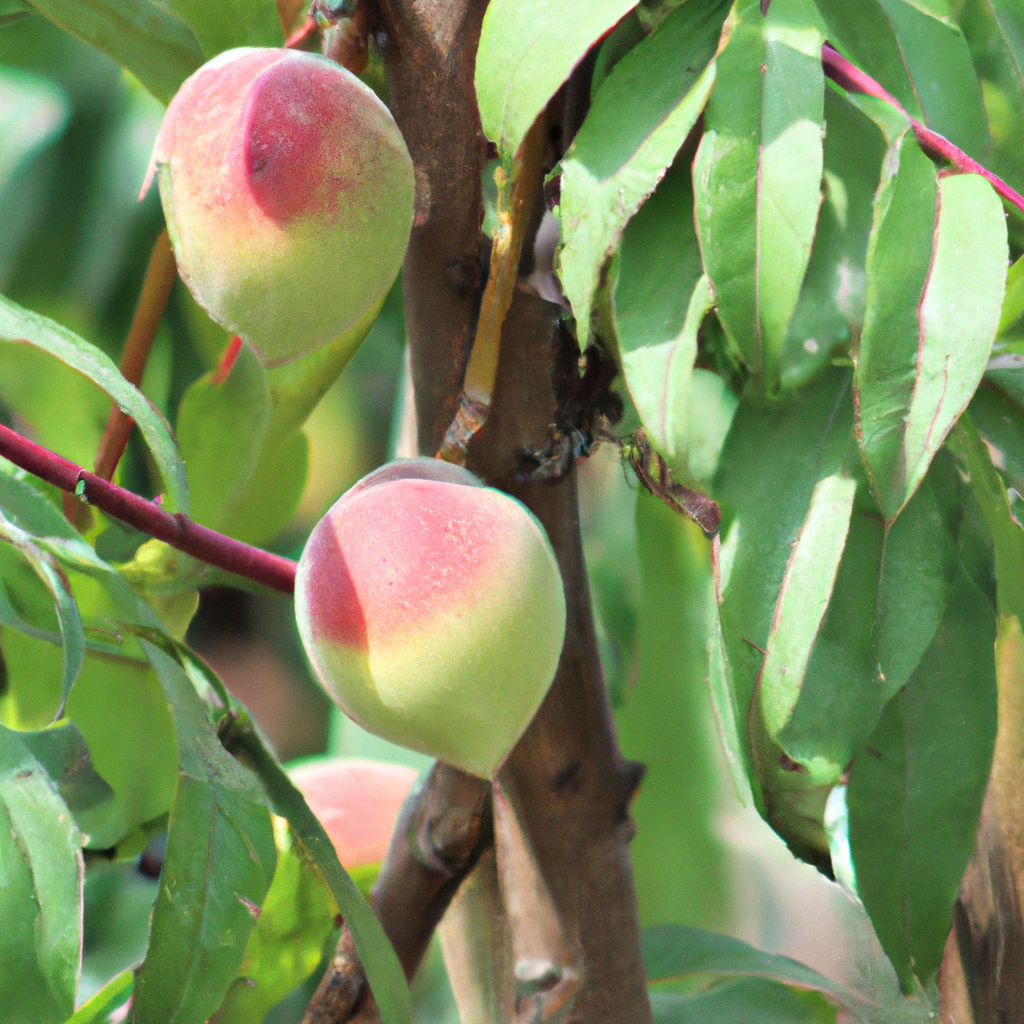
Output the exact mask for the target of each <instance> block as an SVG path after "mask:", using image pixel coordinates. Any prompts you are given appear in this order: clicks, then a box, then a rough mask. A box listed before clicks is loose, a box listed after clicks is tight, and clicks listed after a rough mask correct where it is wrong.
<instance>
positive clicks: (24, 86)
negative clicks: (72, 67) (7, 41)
mask: <svg viewBox="0 0 1024 1024" xmlns="http://www.w3.org/2000/svg"><path fill="white" fill-rule="evenodd" d="M69 113H70V105H69V103H68V99H67V96H66V95H65V94H64V92H63V91H62V90H61V89H60V88H58V86H57V85H56V84H55V83H54V82H52V81H51V80H50V79H48V78H43V77H42V76H38V75H31V74H27V73H25V72H24V71H15V70H12V69H6V68H5V69H3V70H2V71H0V192H2V191H3V188H4V186H5V185H6V184H7V183H8V182H9V181H10V180H11V179H12V178H13V177H14V176H15V175H16V174H17V173H18V171H19V170H21V169H22V168H23V167H25V166H26V165H27V164H28V162H29V161H30V160H31V159H32V158H33V157H34V156H36V155H37V154H38V153H39V152H40V151H41V150H43V149H45V148H46V146H47V145H49V144H50V143H51V142H52V141H53V140H54V139H55V138H57V136H59V135H60V134H61V132H62V131H63V130H64V126H65V124H66V123H67V119H68V114H69Z"/></svg>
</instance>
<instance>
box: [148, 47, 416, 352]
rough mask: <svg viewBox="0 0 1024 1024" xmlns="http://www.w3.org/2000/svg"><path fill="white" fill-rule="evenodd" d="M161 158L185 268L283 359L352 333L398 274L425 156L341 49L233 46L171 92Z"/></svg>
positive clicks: (260, 347) (224, 313) (224, 310)
mask: <svg viewBox="0 0 1024 1024" xmlns="http://www.w3.org/2000/svg"><path fill="white" fill-rule="evenodd" d="M153 165H154V167H155V170H156V174H157V176H158V178H159V182H160V197H161V200H162V202H163V207H164V214H165V216H166V220H167V228H168V231H169V233H170V236H171V242H172V244H173V246H174V252H175V256H176V258H177V261H178V268H179V271H180V273H181V276H182V279H183V280H184V281H185V283H186V284H187V285H188V288H189V290H190V291H191V292H192V294H193V295H194V296H195V298H196V300H197V301H198V302H199V304H200V305H201V306H203V308H204V309H206V311H207V312H208V313H209V314H210V316H211V317H212V318H213V319H214V320H216V321H217V322H218V323H219V324H221V326H223V327H225V328H226V329H227V330H229V331H232V332H233V333H236V334H239V335H241V337H242V338H244V339H245V340H246V341H247V342H249V344H250V345H252V347H253V348H254V349H256V351H257V352H258V353H259V354H260V356H261V358H262V359H263V361H264V362H265V363H266V364H267V365H269V366H273V365H278V364H280V363H284V362H288V361H290V360H292V359H295V358H298V357H299V356H302V355H305V354H306V353H308V352H310V351H312V350H314V349H316V348H319V347H320V346H322V345H324V344H326V343H327V342H329V341H331V340H332V339H334V338H335V337H337V336H338V335H340V334H341V333H342V332H344V331H345V330H346V329H347V328H348V327H351V326H352V325H353V324H354V323H355V322H356V321H357V320H359V319H360V318H361V317H362V316H363V315H364V314H365V313H367V312H368V311H369V310H371V309H372V308H373V307H374V305H375V304H376V303H377V302H379V301H380V300H382V299H383V296H384V294H385V293H386V292H387V290H388V288H390V286H391V284H392V282H393V281H394V279H395V277H396V276H397V274H398V270H399V268H400V266H401V264H402V258H403V256H404V255H405V249H406V246H407V244H408V241H409V232H410V230H411V227H412V208H413V171H412V161H411V160H410V158H409V153H408V150H407V149H406V146H405V142H404V140H403V139H402V135H401V133H400V132H399V130H398V127H397V125H396V124H395V122H394V120H393V119H392V117H391V114H390V112H389V111H388V109H387V107H386V106H384V104H383V103H381V101H380V100H379V99H378V98H377V96H376V95H375V94H374V93H373V91H372V90H371V89H369V88H368V87H367V86H366V85H364V84H363V83H362V82H360V81H359V79H358V78H356V77H355V76H354V75H352V74H351V73H350V72H348V71H346V70H345V69H344V68H342V67H340V66H339V65H337V64H335V63H334V62H333V61H330V60H327V59H326V58H324V57H320V56H318V55H315V54H311V53H304V52H300V51H295V50H263V49H252V48H241V49H236V50H228V51H226V52H225V53H222V54H220V55H219V56H217V57H215V58H214V59H213V60H211V61H209V62H208V63H207V64H204V65H203V66H202V67H201V68H200V69H199V70H198V71H196V72H195V73H194V74H193V75H192V76H191V77H190V78H188V79H187V80H186V81H185V83H184V84H183V85H182V87H181V89H179V90H178V92H177V94H176V95H175V97H174V99H173V100H172V101H171V103H170V106H168V108H167V112H166V114H165V115H164V119H163V123H162V124H161V126H160V131H159V133H158V135H157V139H156V145H155V147H154V150H153ZM151 173H152V170H151Z"/></svg>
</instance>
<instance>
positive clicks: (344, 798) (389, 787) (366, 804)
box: [288, 757, 416, 871]
mask: <svg viewBox="0 0 1024 1024" xmlns="http://www.w3.org/2000/svg"><path fill="white" fill-rule="evenodd" d="M288 774H289V775H290V776H291V780H292V782H294V783H295V785H296V786H297V787H298V789H299V790H300V791H301V792H302V795H303V796H304V797H305V798H306V803H307V804H309V809H310V810H311V811H312V812H313V813H314V814H315V815H316V816H317V818H319V819H320V824H321V825H323V827H324V831H325V832H326V833H327V835H328V838H329V839H330V840H331V842H332V843H333V844H334V849H335V852H336V853H337V854H338V860H340V861H341V863H342V866H343V867H344V868H345V869H346V870H347V871H352V870H353V869H355V868H364V867H369V866H371V865H374V864H379V863H380V862H381V861H382V860H383V859H384V854H386V853H387V852H388V845H389V844H390V842H391V834H392V832H394V831H395V822H397V821H398V813H399V811H401V809H402V804H403V803H404V802H405V798H406V797H407V796H408V795H409V790H411V789H412V786H413V783H414V782H415V781H416V772H415V771H413V769H412V768H406V767H403V766H402V765H398V764H388V763H386V762H384V761H364V760H361V759H359V758H354V757H335V758H320V759H317V760H315V761H308V762H306V763H305V764H302V765H299V766H298V767H296V768H292V769H291V770H290V771H289V772H288Z"/></svg>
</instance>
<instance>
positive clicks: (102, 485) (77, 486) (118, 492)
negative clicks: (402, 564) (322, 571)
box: [0, 424, 295, 594]
mask: <svg viewBox="0 0 1024 1024" xmlns="http://www.w3.org/2000/svg"><path fill="white" fill-rule="evenodd" d="M0 456H3V458H5V459H9V460H10V461H11V462H13V463H14V464H15V465H16V466H20V467H21V468H22V469H24V470H26V471H27V472H29V473H31V474H32V475H33V476H37V477H39V478H40V479H41V480H45V481H46V482H47V483H51V484H53V485H54V486H55V487H59V488H60V489H61V490H62V491H65V492H67V493H69V494H76V495H78V497H80V498H82V499H84V500H85V501H86V502H88V503H89V504H90V505H95V506H96V507H97V508H98V509H101V510H102V511H103V512H105V513H106V514H107V515H109V516H113V517H114V518H115V519H119V520H120V521H121V522H122V523H127V524H128V525H129V526H133V527H134V528H135V529H136V530H141V531H142V532H143V533H146V534H149V536H150V537H155V538H156V539H157V540H162V541H164V542H165V543H166V544H170V546H171V547H173V548H177V549H178V550H179V551H184V552H185V554H187V555H192V557H193V558H198V559H199V560H200V561H202V562H207V563H208V564H210V565H214V566H216V567H217V568H219V569H224V570H226V571H227V572H232V573H235V574H236V575H237V576H244V577H245V578H246V579H250V580H253V581H254V582H256V583H261V584H263V585H264V586H266V587H270V588H272V589H273V590H280V591H282V592H284V593H286V594H290V593H292V591H293V590H294V589H295V563H294V562H293V561H291V559H288V558H282V557H281V556H280V555H274V554H271V553H270V552H269V551H263V550H262V549H260V548H254V547H251V546H250V545H249V544H243V543H242V542H241V541H238V540H235V539H234V538H233V537H227V536H225V535H224V534H223V533H217V532H216V530H210V529H208V528H207V527H205V526H200V525H199V524H198V523H194V522H192V520H191V519H189V518H188V516H185V515H181V514H180V513H176V514H171V513H170V512H165V511H164V510H163V509H162V508H160V506H159V505H157V504H156V503H155V502H152V501H147V500H146V499H145V498H141V497H139V495H137V494H133V493H132V492H131V491H127V490H125V489H124V488H123V487H118V486H117V485H116V484H112V483H110V481H109V480H104V479H103V477H101V476H97V475H96V474H95V473H90V472H89V471H88V470H85V469H82V467H81V466H76V465H75V464H74V463H73V462H71V461H69V460H68V459H65V458H64V457H63V456H61V455H57V454H56V453H55V452H51V451H49V450H48V449H46V448H43V447H41V446H40V445H38V444H35V442H33V441H30V440H29V439H28V438H27V437H23V436H22V435H21V434H19V433H17V432H16V431H14V430H11V429H10V428H9V427H5V426H3V425H2V424H0Z"/></svg>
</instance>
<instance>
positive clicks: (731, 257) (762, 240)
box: [693, 0, 824, 390]
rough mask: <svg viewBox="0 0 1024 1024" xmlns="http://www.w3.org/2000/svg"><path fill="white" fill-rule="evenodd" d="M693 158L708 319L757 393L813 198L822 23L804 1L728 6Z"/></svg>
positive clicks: (816, 194) (796, 288)
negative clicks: (714, 318) (712, 313)
mask: <svg viewBox="0 0 1024 1024" xmlns="http://www.w3.org/2000/svg"><path fill="white" fill-rule="evenodd" d="M734 18H735V21H734V22H733V23H732V26H731V35H730V37H729V41H728V44H727V45H726V47H725V48H724V49H723V50H722V52H721V53H720V54H719V55H718V58H717V64H718V71H717V77H716V81H715V88H714V91H713V92H712V94H711V99H710V101H709V102H708V108H707V112H706V115H705V132H704V138H703V139H702V140H701V144H700V149H699V150H698V151H697V158H696V160H695V162H694V169H693V180H694V192H695V195H696V207H695V208H696V216H697V232H698V236H699V238H700V245H701V252H702V253H703V255H704V268H705V270H706V272H707V274H708V276H709V277H710V278H711V283H712V285H713V286H714V290H715V296H716V298H717V300H718V316H719V319H720V320H721V322H722V326H723V327H724V328H725V332H726V335H727V337H728V338H729V340H730V342H731V343H732V345H733V346H734V348H735V350H736V352H737V353H738V355H739V356H740V357H741V358H742V360H743V361H744V362H745V363H746V364H747V365H748V366H749V367H750V369H751V370H752V372H753V373H754V375H755V376H757V377H761V378H763V381H764V385H765V387H766V388H767V389H769V390H772V389H774V388H775V387H776V385H777V383H778V377H779V366H778V361H779V353H780V351H781V349H782V346H783V343H784V341H785V338H786V332H787V329H788V327H789V322H790V319H791V318H792V316H793V311H794V309H795V308H796V304H797V299H798V298H799V294H800V286H801V284H802V282H803V279H804V274H805V272H806V270H807V264H808V260H809V258H810V254H811V243H812V242H813V240H814V232H815V225H816V224H817V220H818V207H819V206H820V204H821V179H822V169H823V149H822V126H823V117H824V112H823V111H824V76H823V72H822V68H821V46H822V42H823V41H824V26H823V25H822V24H821V21H820V19H819V18H818V16H817V13H816V11H815V8H814V4H813V2H811V0H773V2H772V5H771V6H770V7H769V8H768V13H767V15H765V16H762V14H761V5H760V3H759V2H758V0H742V2H740V3H738V4H737V6H736V8H735V14H734Z"/></svg>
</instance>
